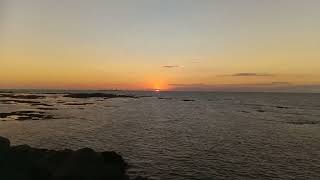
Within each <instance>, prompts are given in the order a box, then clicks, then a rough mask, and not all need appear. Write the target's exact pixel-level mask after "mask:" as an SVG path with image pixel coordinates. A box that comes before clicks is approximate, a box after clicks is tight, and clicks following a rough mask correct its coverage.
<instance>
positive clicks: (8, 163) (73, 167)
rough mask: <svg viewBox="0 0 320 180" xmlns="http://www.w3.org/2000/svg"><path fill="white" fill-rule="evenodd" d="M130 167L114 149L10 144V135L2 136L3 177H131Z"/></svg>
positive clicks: (81, 179) (105, 179)
mask: <svg viewBox="0 0 320 180" xmlns="http://www.w3.org/2000/svg"><path fill="white" fill-rule="evenodd" d="M127 168H128V165H127V163H126V162H125V161H124V160H123V158H122V157H121V156H120V155H118V154H117V153H115V152H95V151H94V150H92V149H89V148H84V149H80V150H77V151H72V150H63V151H55V150H47V149H36V148H31V147H29V146H28V145H19V146H10V141H9V140H8V139H6V138H2V137H0V179H4V180H5V179H6V180H129V177H128V176H127V174H126V170H127ZM139 178H140V179H141V177H138V178H137V179H139Z"/></svg>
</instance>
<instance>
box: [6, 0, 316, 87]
mask: <svg viewBox="0 0 320 180" xmlns="http://www.w3.org/2000/svg"><path fill="white" fill-rule="evenodd" d="M0 68H1V69H0V88H46V89H135V90H147V89H161V90H208V91H211V90H212V91H302V92H320V1H319V0H0Z"/></svg>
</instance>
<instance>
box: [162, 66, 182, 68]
mask: <svg viewBox="0 0 320 180" xmlns="http://www.w3.org/2000/svg"><path fill="white" fill-rule="evenodd" d="M162 67H163V68H179V67H180V66H178V65H166V66H162Z"/></svg>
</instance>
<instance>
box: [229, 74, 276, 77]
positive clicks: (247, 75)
mask: <svg viewBox="0 0 320 180" xmlns="http://www.w3.org/2000/svg"><path fill="white" fill-rule="evenodd" d="M231 76H238V77H257V76H258V77H260V76H262V77H263V76H274V74H268V73H236V74H232V75H231Z"/></svg>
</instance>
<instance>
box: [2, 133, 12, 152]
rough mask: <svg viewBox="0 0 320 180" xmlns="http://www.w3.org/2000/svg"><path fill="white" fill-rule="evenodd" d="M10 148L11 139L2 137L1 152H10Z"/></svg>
mask: <svg viewBox="0 0 320 180" xmlns="http://www.w3.org/2000/svg"><path fill="white" fill-rule="evenodd" d="M9 149H10V141H9V139H7V138H3V137H0V152H1V153H3V152H8V151H9Z"/></svg>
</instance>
